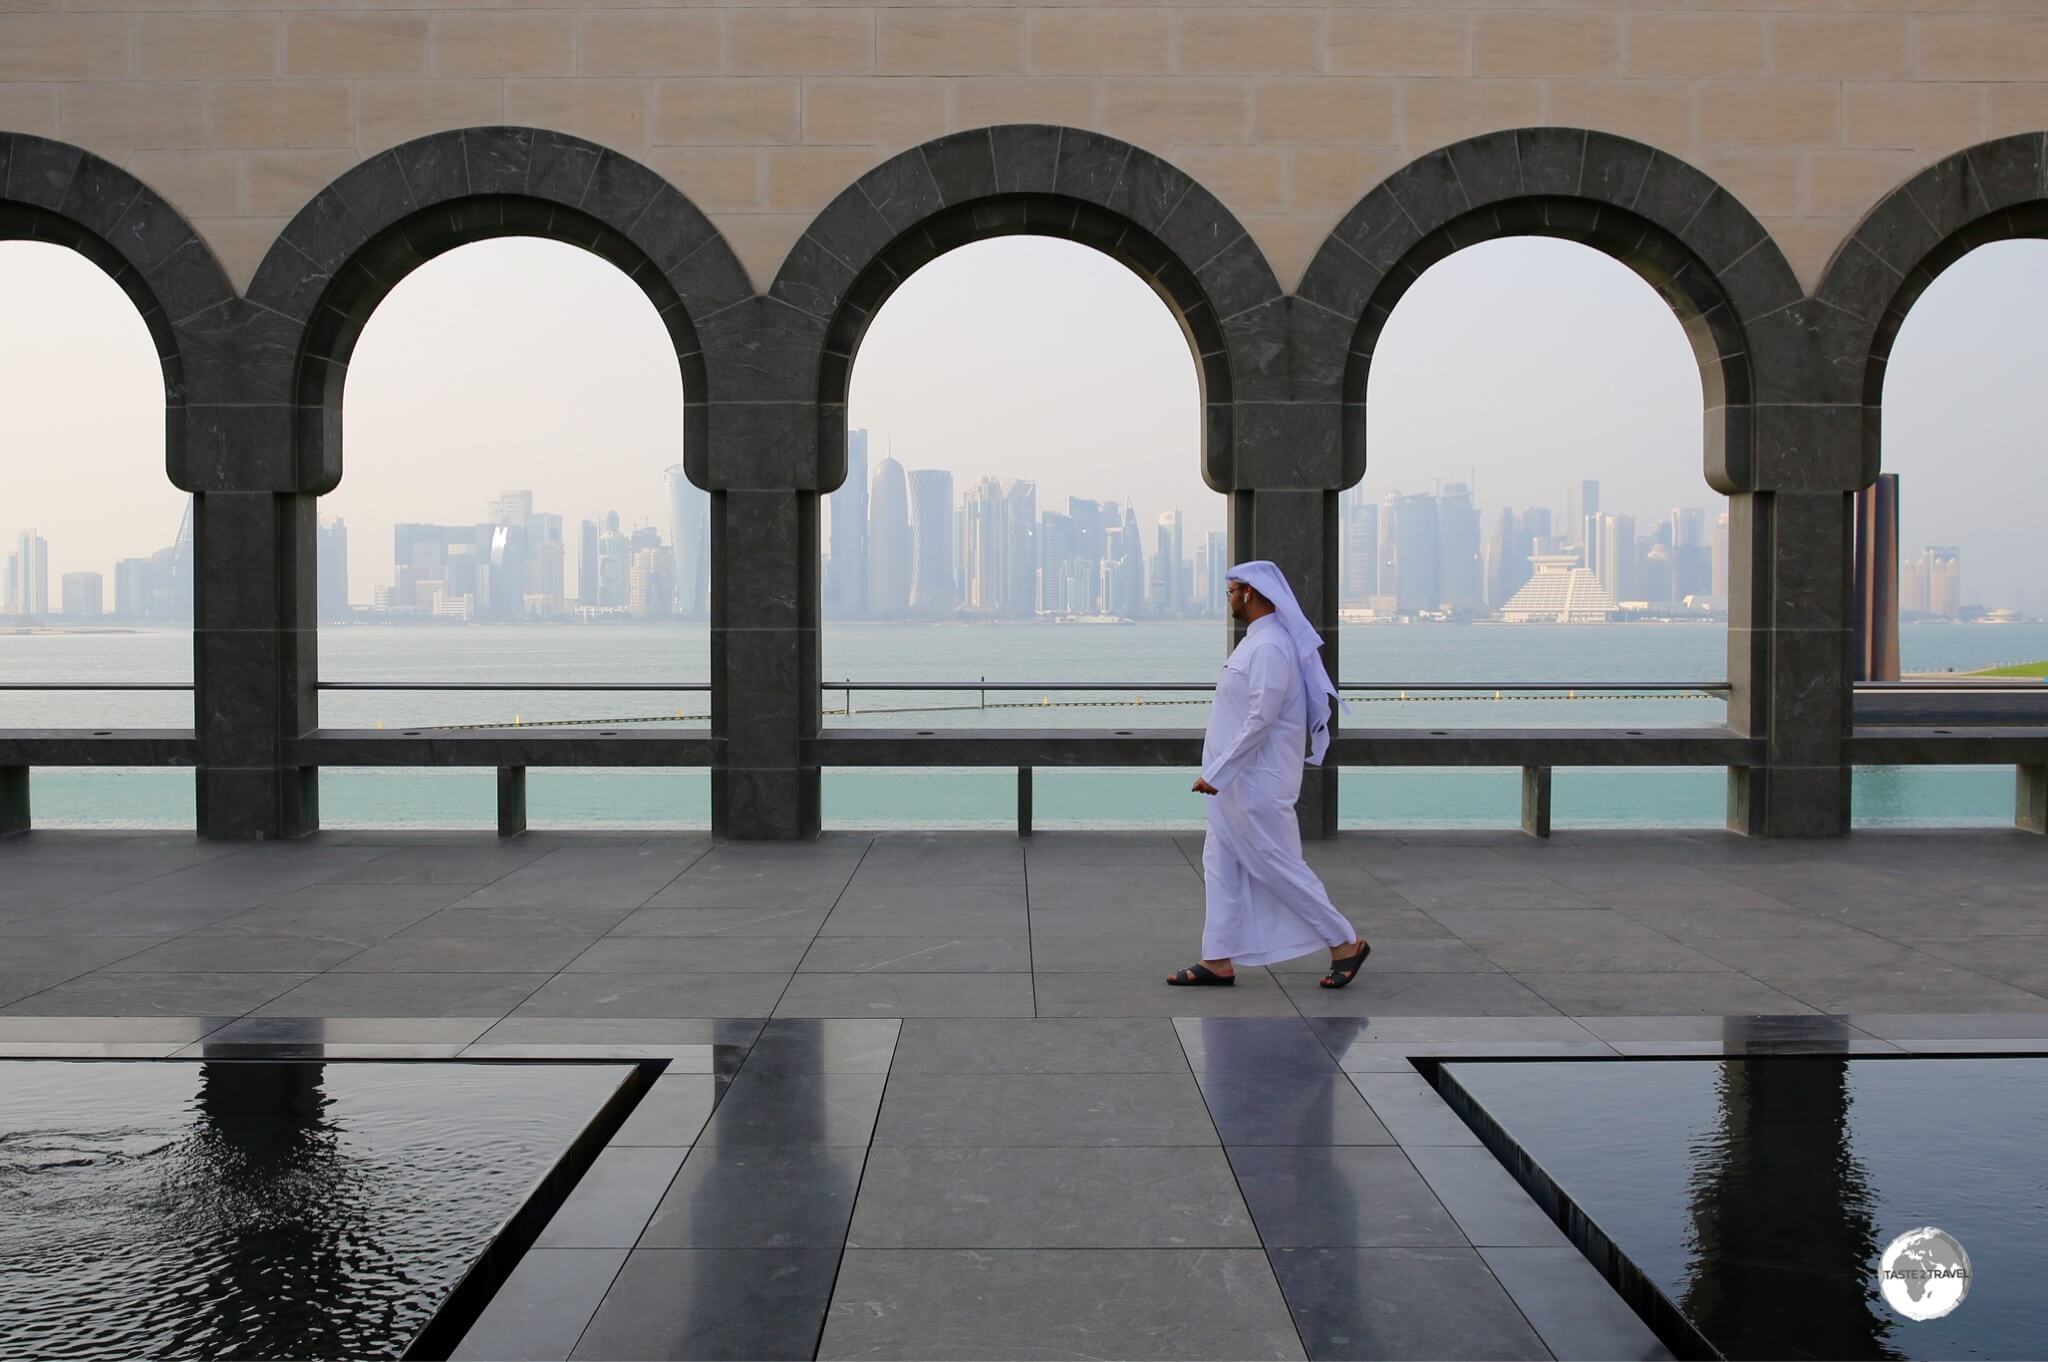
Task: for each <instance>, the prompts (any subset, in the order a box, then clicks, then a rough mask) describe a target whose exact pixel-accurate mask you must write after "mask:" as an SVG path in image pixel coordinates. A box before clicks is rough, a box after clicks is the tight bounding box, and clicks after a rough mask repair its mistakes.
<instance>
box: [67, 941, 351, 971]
mask: <svg viewBox="0 0 2048 1362" xmlns="http://www.w3.org/2000/svg"><path fill="white" fill-rule="evenodd" d="M107 939H108V940H111V941H121V940H126V939H127V938H122V937H109V938H107ZM362 949H363V947H361V946H358V945H357V944H356V943H354V942H353V941H330V940H324V939H322V938H320V937H311V936H268V935H263V934H259V933H256V932H194V933H192V934H191V935H189V936H181V937H177V938H175V939H174V940H171V941H166V942H164V943H163V944H162V945H160V946H152V947H149V948H147V949H144V950H140V951H137V952H136V953H134V954H133V955H130V956H127V957H126V958H124V959H121V960H117V961H115V962H114V963H112V964H109V965H108V966H107V967H106V968H107V970H108V972H109V973H113V974H129V973H136V972H141V973H166V974H192V973H202V974H203V973H261V974H318V973H319V972H320V971H322V970H326V969H332V968H333V967H335V966H336V965H339V964H341V963H342V962H344V961H346V960H348V959H349V958H350V957H351V956H354V955H356V954H358V953H359V952H361V951H362Z"/></svg>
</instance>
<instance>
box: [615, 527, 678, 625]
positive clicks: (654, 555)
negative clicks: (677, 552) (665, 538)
mask: <svg viewBox="0 0 2048 1362" xmlns="http://www.w3.org/2000/svg"><path fill="white" fill-rule="evenodd" d="M675 600H676V584H675V557H674V554H673V553H672V552H671V550H670V549H668V548H667V547H663V546H656V545H645V544H643V545H642V546H641V547H638V548H636V549H634V550H633V558H632V562H631V564H630V566H629V567H628V569H627V576H626V610H627V612H628V613H629V614H633V615H638V616H640V617H641V618H643V619H661V618H664V617H666V616H667V615H668V614H669V613H670V611H671V609H672V608H673V607H674V604H675Z"/></svg>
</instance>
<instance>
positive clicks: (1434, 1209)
mask: <svg viewBox="0 0 2048 1362" xmlns="http://www.w3.org/2000/svg"><path fill="white" fill-rule="evenodd" d="M1230 1166H1231V1167H1232V1168H1233V1169H1234V1170H1236V1172H1237V1181H1238V1186H1240V1187H1241V1188H1243V1189H1244V1198H1245V1201H1246V1203H1247V1204H1248V1205H1249V1206H1250V1207H1251V1212H1252V1218H1253V1219H1254V1220H1255V1221H1257V1222H1258V1227H1259V1237H1260V1238H1261V1239H1263V1240H1264V1241H1265V1243H1266V1246H1267V1247H1268V1248H1343V1247H1363V1246H1369V1245H1372V1246H1384V1245H1393V1244H1463V1243H1465V1242H1466V1240H1465V1237H1464V1235H1463V1234H1461V1233H1460V1232H1459V1230H1458V1225H1457V1222H1456V1221H1455V1220H1453V1219H1452V1218H1451V1215H1450V1213H1449V1212H1448V1211H1446V1210H1445V1209H1444V1207H1443V1205H1442V1203H1441V1202H1439V1201H1438V1200H1437V1198H1436V1194H1435V1193H1433V1192H1431V1191H1430V1190H1429V1184H1428V1183H1427V1182H1425V1181H1423V1178H1422V1175H1421V1174H1420V1173H1418V1172H1416V1171H1415V1166H1414V1165H1413V1164H1411V1163H1410V1162H1409V1161H1408V1156H1407V1155H1406V1154H1405V1153H1403V1152H1402V1151H1401V1150H1400V1149H1398V1148H1395V1147H1394V1146H1392V1145H1268V1146H1236V1145H1233V1146H1231V1147H1230Z"/></svg>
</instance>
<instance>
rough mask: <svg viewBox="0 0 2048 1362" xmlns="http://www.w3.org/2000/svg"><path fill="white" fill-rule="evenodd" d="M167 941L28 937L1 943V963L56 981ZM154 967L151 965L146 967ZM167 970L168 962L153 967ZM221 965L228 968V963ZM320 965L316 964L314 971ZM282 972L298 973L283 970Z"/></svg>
mask: <svg viewBox="0 0 2048 1362" xmlns="http://www.w3.org/2000/svg"><path fill="white" fill-rule="evenodd" d="M163 942H164V938H163V937H160V936H28V937H18V938H16V939H14V940H12V941H9V942H7V943H6V944H5V945H4V946H0V965H4V966H5V967H6V969H7V970H8V972H9V973H14V974H36V975H43V976H46V977H48V978H49V979H50V981H51V982H52V983H57V982H60V981H62V980H65V979H70V978H74V977H75V976H77V975H80V974H87V973H90V972H91V971H93V970H97V969H105V968H107V967H109V966H112V965H116V964H118V963H120V962H121V961H124V960H128V961H132V960H135V959H137V958H138V957H143V956H146V955H148V954H149V953H150V952H151V951H152V950H153V949H155V948H157V947H158V946H160V945H161V944H162V943H163ZM145 968H150V967H145ZM153 968H154V969H155V970H156V971H164V970H166V968H167V967H166V966H164V965H161V964H159V965H156V966H154V967H153ZM221 968H227V967H225V966H223V967H221ZM318 968H320V967H319V966H313V967H311V968H309V969H307V970H306V972H307V973H311V972H313V971H314V970H317V969H318ZM277 972H279V973H286V974H289V973H294V972H295V971H292V970H284V969H279V970H278V971H277Z"/></svg>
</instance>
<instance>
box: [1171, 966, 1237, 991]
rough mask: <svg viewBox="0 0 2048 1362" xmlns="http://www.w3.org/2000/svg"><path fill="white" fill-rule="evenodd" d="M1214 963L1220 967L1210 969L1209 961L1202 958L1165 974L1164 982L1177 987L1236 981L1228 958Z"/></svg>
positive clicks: (1235, 972)
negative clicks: (1184, 967) (1183, 967)
mask: <svg viewBox="0 0 2048 1362" xmlns="http://www.w3.org/2000/svg"><path fill="white" fill-rule="evenodd" d="M1216 963H1217V964H1218V965H1220V966H1221V967H1222V968H1220V969H1210V968H1209V962H1208V961H1206V960H1204V961H1200V962H1198V963H1196V964H1192V965H1189V966H1188V967H1187V968H1186V969H1181V970H1175V971H1174V972H1173V973H1171V974H1169V975H1167V976H1166V982H1167V983H1169V984H1173V985H1176V986H1178V987H1188V986H1191V985H1197V984H1217V985H1223V984H1234V983H1236V982H1237V971H1236V970H1234V969H1232V968H1231V967H1230V962H1229V961H1228V960H1218V961H1217V962H1216Z"/></svg>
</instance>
